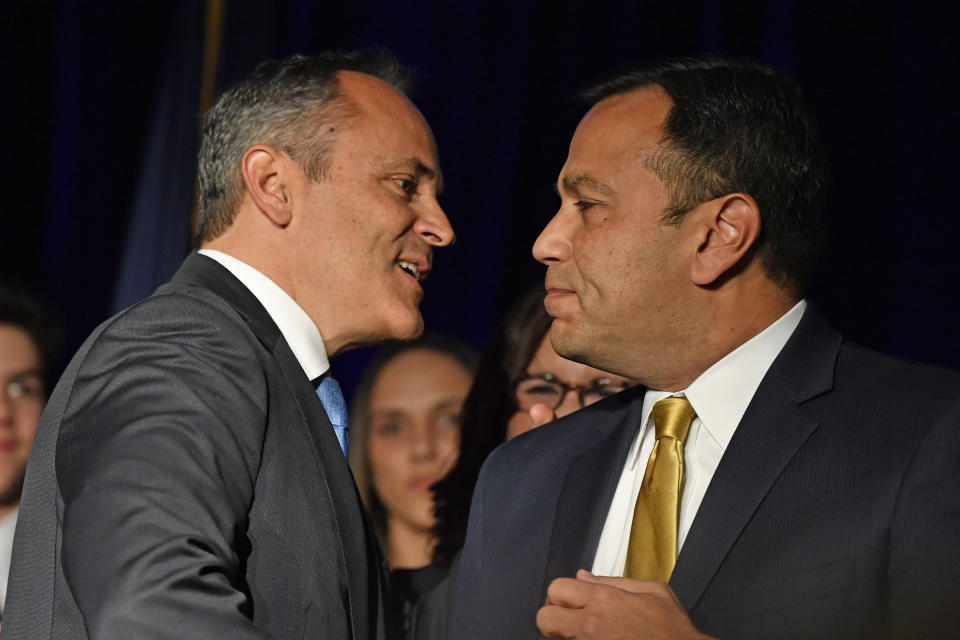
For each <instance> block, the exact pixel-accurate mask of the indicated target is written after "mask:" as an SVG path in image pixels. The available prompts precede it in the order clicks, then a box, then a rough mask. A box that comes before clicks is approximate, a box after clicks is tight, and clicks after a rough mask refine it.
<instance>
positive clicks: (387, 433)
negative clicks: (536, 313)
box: [350, 334, 478, 635]
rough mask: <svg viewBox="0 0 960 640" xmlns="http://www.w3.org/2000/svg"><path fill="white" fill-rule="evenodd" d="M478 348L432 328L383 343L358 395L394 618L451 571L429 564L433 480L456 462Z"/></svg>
mask: <svg viewBox="0 0 960 640" xmlns="http://www.w3.org/2000/svg"><path fill="white" fill-rule="evenodd" d="M477 360H478V356H477V354H476V352H474V350H473V349H472V348H470V347H469V346H467V345H466V344H464V343H463V342H460V341H459V340H456V339H455V338H452V337H448V336H444V335H440V334H428V335H426V336H424V337H422V338H420V339H419V340H414V341H412V342H404V343H396V344H392V345H389V346H387V347H384V348H383V349H381V350H380V351H379V352H378V353H377V355H376V356H375V357H374V359H373V360H372V361H371V363H370V364H369V365H368V366H367V369H366V370H365V371H364V374H363V377H362V378H361V380H360V383H359V385H358V388H357V392H356V393H355V395H354V399H353V402H352V403H351V406H352V413H351V417H350V424H351V427H350V430H351V433H352V439H351V446H350V466H351V468H352V469H353V472H354V476H355V477H356V480H357V485H358V487H359V489H360V494H361V496H362V498H363V501H364V503H365V504H366V505H367V508H368V510H369V511H370V514H371V516H372V518H373V522H374V528H375V529H376V531H377V535H378V536H379V538H380V540H381V542H382V544H383V546H384V548H385V550H386V555H387V562H388V564H389V565H390V569H391V570H392V574H391V580H392V581H393V584H394V588H395V591H396V593H397V596H398V597H397V599H396V602H395V607H396V613H397V614H398V615H396V616H394V620H395V621H396V623H397V627H398V628H397V630H396V631H397V633H398V635H399V633H400V631H399V628H400V627H402V626H403V624H404V620H405V619H406V617H407V616H406V615H405V613H406V612H405V611H404V608H405V603H408V602H413V601H415V600H416V599H417V598H418V597H419V596H420V594H422V593H423V592H425V591H429V590H430V589H431V588H433V586H434V585H435V584H436V583H437V582H439V581H440V580H442V579H443V578H444V577H445V576H446V572H445V571H441V570H439V569H438V568H436V567H433V566H430V567H428V566H427V565H430V562H431V559H432V556H433V547H434V545H435V544H436V537H435V535H434V533H433V526H434V524H435V522H436V521H435V518H434V505H433V494H432V493H431V488H432V487H433V485H434V484H436V482H437V481H438V480H440V479H441V478H443V476H445V475H446V474H447V473H448V472H449V471H450V469H451V467H453V465H454V463H455V462H456V459H457V455H458V453H459V450H460V411H461V408H462V406H463V401H464V398H466V396H467V393H468V392H469V390H470V384H471V382H472V381H473V372H474V370H475V369H476V365H477Z"/></svg>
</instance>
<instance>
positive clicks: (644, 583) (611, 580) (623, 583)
mask: <svg viewBox="0 0 960 640" xmlns="http://www.w3.org/2000/svg"><path fill="white" fill-rule="evenodd" d="M577 580H581V581H583V582H587V583H592V584H600V585H606V586H608V587H616V588H618V589H623V590H624V591H629V592H630V593H649V594H652V595H659V596H663V597H665V598H669V599H670V600H671V601H673V602H674V603H675V604H676V605H677V606H678V607H680V608H681V609H683V605H682V604H680V600H679V598H677V595H676V594H675V593H674V592H673V589H672V588H671V587H670V585H668V584H667V583H665V582H661V581H659V580H636V579H634V578H619V577H610V576H595V575H593V574H592V573H590V572H589V571H587V570H586V569H580V570H579V571H577Z"/></svg>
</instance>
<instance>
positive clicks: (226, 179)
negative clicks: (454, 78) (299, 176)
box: [194, 48, 411, 245]
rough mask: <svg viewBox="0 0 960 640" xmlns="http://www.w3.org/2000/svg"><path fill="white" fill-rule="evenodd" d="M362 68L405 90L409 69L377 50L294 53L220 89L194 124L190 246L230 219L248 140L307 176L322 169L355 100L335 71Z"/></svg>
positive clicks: (221, 228) (219, 230) (314, 176)
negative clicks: (193, 208)
mask: <svg viewBox="0 0 960 640" xmlns="http://www.w3.org/2000/svg"><path fill="white" fill-rule="evenodd" d="M340 71H356V72H360V73H365V74H368V75H371V76H374V77H376V78H379V79H380V80H383V81H384V82H386V83H388V84H390V85H391V86H393V87H395V88H396V89H397V90H398V91H400V92H401V93H404V94H406V93H407V90H408V87H409V84H410V78H411V73H410V71H409V70H408V69H406V68H405V67H403V66H402V65H401V64H400V63H399V61H398V60H397V59H396V57H395V56H394V55H393V54H392V53H390V52H389V51H388V50H386V49H383V48H376V49H364V50H359V51H349V52H341V51H333V52H325V53H320V54H317V55H314V56H304V55H294V56H292V57H290V58H287V59H285V60H280V61H277V60H271V61H268V62H263V63H261V64H260V65H258V66H257V68H256V69H254V71H253V72H252V73H251V74H250V75H249V76H247V77H246V78H244V79H243V80H241V81H240V82H239V83H238V84H237V85H235V86H234V87H232V88H231V89H229V90H227V91H226V92H224V93H223V94H222V95H221V96H220V98H219V99H218V100H217V102H216V104H214V105H213V107H211V108H210V110H209V111H207V113H206V115H204V117H203V122H202V123H201V126H200V154H199V158H198V167H197V181H198V202H197V220H196V229H195V233H194V237H195V242H196V244H198V245H199V244H200V243H202V242H204V241H208V240H212V239H214V238H216V237H217V236H219V235H221V234H222V233H223V232H224V231H226V230H227V229H228V228H229V227H230V225H231V224H233V219H234V216H235V215H236V212H237V209H238V207H239V205H240V200H241V198H242V194H243V190H244V188H243V178H242V176H241V174H240V161H241V159H242V158H243V154H244V153H245V152H246V151H247V149H249V148H250V147H252V146H254V145H256V144H269V145H270V146H273V147H276V148H277V149H280V150H282V151H284V152H285V153H287V154H288V155H289V156H290V157H291V158H293V159H294V160H295V161H296V162H297V163H299V165H300V166H301V167H302V168H303V170H304V173H306V175H307V177H308V178H309V179H310V180H312V181H315V182H316V181H320V180H321V179H322V178H323V175H324V172H325V171H326V170H327V168H328V163H329V160H330V155H331V153H332V151H333V146H334V143H335V141H336V135H337V132H338V130H339V129H340V128H341V127H342V126H343V125H344V124H345V122H346V121H347V120H349V118H350V116H351V115H352V114H354V113H355V112H356V111H355V105H353V104H351V102H350V101H349V100H348V99H347V98H346V97H344V96H343V95H342V94H341V93H340V85H339V82H338V80H337V73H338V72H340Z"/></svg>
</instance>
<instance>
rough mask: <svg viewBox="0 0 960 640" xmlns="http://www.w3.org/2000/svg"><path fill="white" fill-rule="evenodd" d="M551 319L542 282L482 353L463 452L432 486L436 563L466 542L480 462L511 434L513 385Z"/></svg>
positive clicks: (466, 407)
mask: <svg viewBox="0 0 960 640" xmlns="http://www.w3.org/2000/svg"><path fill="white" fill-rule="evenodd" d="M550 322H551V319H550V316H548V315H547V312H546V310H545V309H544V307H543V287H542V286H538V287H537V288H536V289H534V290H532V291H530V292H528V293H527V294H525V295H524V296H523V297H522V298H520V299H519V300H518V301H517V302H516V303H514V305H513V307H511V309H510V311H509V312H508V313H507V315H506V317H505V318H504V320H503V323H502V324H501V325H500V328H499V330H498V331H497V334H496V335H495V336H494V337H493V339H492V340H491V342H490V344H489V345H487V348H486V350H484V352H483V355H482V356H481V358H480V365H479V366H478V367H477V374H476V377H475V378H474V381H473V386H472V387H471V388H470V393H469V395H467V399H466V400H465V401H464V403H463V412H462V413H461V432H460V433H461V436H460V437H461V439H460V457H459V458H458V459H457V464H456V465H455V466H454V468H453V469H452V470H451V471H450V473H449V474H448V475H447V476H446V477H445V478H444V479H443V480H441V481H440V482H438V483H437V484H436V485H434V487H433V496H434V503H435V504H436V516H437V523H436V525H435V527H434V533H435V535H436V537H437V545H436V546H435V547H434V552H433V560H434V562H435V563H439V564H446V563H449V562H450V560H451V559H452V558H453V556H454V555H456V553H457V551H459V550H460V548H461V547H462V546H463V540H464V537H465V536H466V532H467V517H468V516H469V514H470V498H471V496H472V495H473V488H474V485H476V483H477V475H478V474H479V473H480V467H481V466H482V465H483V461H484V460H486V459H487V456H488V455H489V454H490V452H491V451H493V450H494V449H495V448H496V447H497V445H499V444H501V443H502V442H503V441H504V440H505V439H506V433H507V421H508V420H509V419H510V417H511V416H512V415H513V414H514V412H515V411H516V410H517V407H516V403H515V402H514V400H513V393H512V388H511V387H512V385H513V383H514V382H515V381H516V380H517V379H518V378H519V377H520V376H521V375H522V374H523V372H524V370H525V369H526V367H527V364H529V362H530V360H531V359H532V358H533V354H534V353H536V351H537V348H538V347H539V346H540V342H541V341H542V340H543V337H544V336H545V335H546V334H547V331H548V330H549V329H550Z"/></svg>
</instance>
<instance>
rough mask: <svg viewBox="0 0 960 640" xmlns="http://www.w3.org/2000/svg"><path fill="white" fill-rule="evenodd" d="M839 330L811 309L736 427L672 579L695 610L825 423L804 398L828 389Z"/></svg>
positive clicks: (673, 585)
mask: <svg viewBox="0 0 960 640" xmlns="http://www.w3.org/2000/svg"><path fill="white" fill-rule="evenodd" d="M839 346H840V335H839V334H838V333H836V332H835V331H833V330H832V329H830V328H829V327H828V326H827V325H826V322H825V321H824V320H823V319H822V317H821V316H820V315H819V313H818V312H817V311H816V310H815V309H813V308H812V307H808V309H807V311H806V312H805V313H804V317H803V319H802V320H801V322H800V325H799V326H798V327H797V329H796V331H795V332H794V334H793V336H791V338H790V340H789V341H788V342H787V344H786V345H785V346H784V349H783V351H781V353H780V355H779V356H778V357H777V359H776V360H775V361H774V363H773V365H772V366H771V368H770V370H769V371H768V372H767V375H766V376H765V377H764V379H763V381H762V382H761V384H760V386H759V387H758V389H757V392H756V394H754V397H753V400H752V401H751V403H750V406H749V407H748V408H747V411H746V413H745V414H744V416H743V419H742V420H741V421H740V424H739V425H738V426H737V430H736V432H735V433H734V436H733V438H732V439H731V441H730V444H729V446H728V447H727V450H726V452H725V453H724V454H723V457H722V458H721V460H720V464H719V466H718V467H717V470H716V473H715V474H714V476H713V479H712V480H711V482H710V486H709V487H708V488H707V492H706V494H705V495H704V498H703V502H702V503H701V505H700V509H699V510H698V511H697V516H696V518H695V519H694V521H693V525H692V526H691V528H690V532H689V534H688V535H687V538H686V541H685V542H684V545H683V549H682V551H681V552H680V555H679V557H678V558H677V565H676V567H675V568H674V572H673V576H672V577H671V579H670V585H671V587H673V590H674V591H675V592H676V594H677V597H678V598H679V599H680V601H681V602H682V603H683V605H684V607H686V609H687V610H688V611H692V610H693V609H694V607H696V605H697V603H698V602H699V600H700V598H701V596H702V595H703V593H704V590H705V589H706V588H707V585H708V584H709V583H710V580H711V579H712V578H713V576H714V574H715V573H716V572H717V570H718V569H719V568H720V565H721V564H722V562H723V559H724V558H725V557H726V555H727V553H728V552H729V551H730V549H731V547H732V546H733V545H734V544H735V542H736V540H737V538H738V537H739V535H740V533H741V531H743V529H744V527H746V526H747V523H748V522H749V521H750V518H751V517H752V516H753V513H754V512H755V511H756V510H757V508H758V507H759V506H760V503H761V502H762V501H763V498H764V496H765V495H766V494H767V492H768V491H769V490H770V487H771V486H773V484H774V483H775V482H776V480H777V478H778V477H779V476H780V474H781V472H782V471H783V469H784V468H785V467H786V466H787V464H788V463H789V462H790V460H791V459H792V458H793V456H794V455H795V454H796V452H797V451H798V450H799V449H800V447H801V446H802V445H803V443H804V441H806V439H807V438H808V437H809V436H810V434H811V433H813V432H814V430H815V429H816V428H817V426H818V422H817V421H816V420H815V419H813V418H811V417H809V416H807V415H806V414H805V413H804V411H803V409H802V407H801V406H800V405H802V403H803V402H805V401H807V400H809V399H811V398H813V397H815V396H817V395H820V394H821V393H824V392H826V391H829V390H830V388H831V387H832V384H833V366H834V363H835V361H836V356H837V352H838V350H839Z"/></svg>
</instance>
